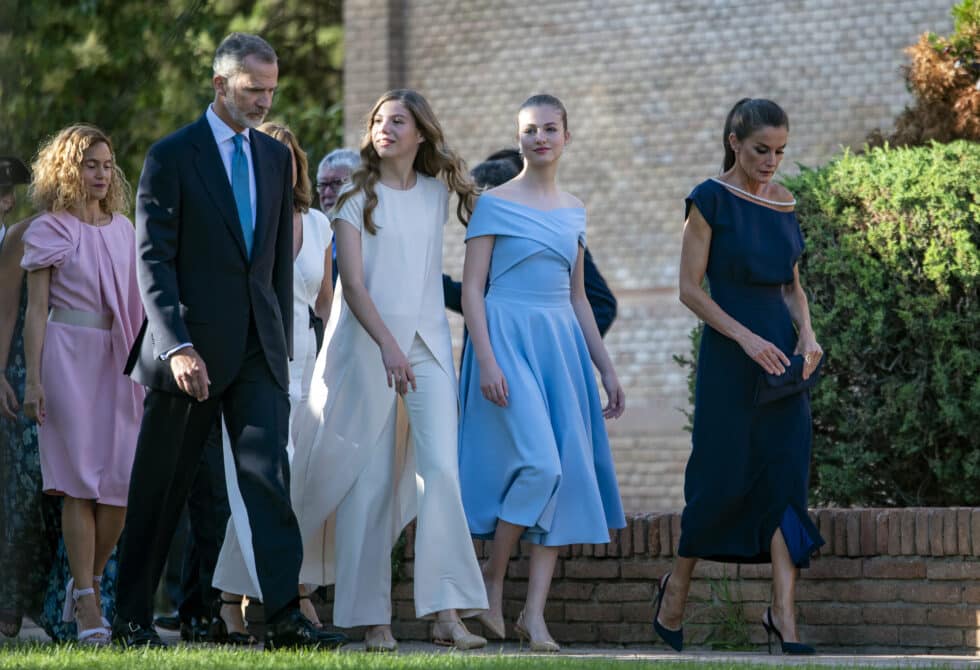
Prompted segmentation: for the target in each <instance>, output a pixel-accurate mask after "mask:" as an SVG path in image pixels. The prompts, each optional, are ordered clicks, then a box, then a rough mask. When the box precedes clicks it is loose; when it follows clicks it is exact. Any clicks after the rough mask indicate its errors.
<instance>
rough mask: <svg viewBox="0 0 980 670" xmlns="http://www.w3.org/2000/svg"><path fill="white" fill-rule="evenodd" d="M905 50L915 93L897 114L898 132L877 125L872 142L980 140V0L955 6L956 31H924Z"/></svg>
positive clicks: (966, 0)
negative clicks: (909, 103)
mask: <svg viewBox="0 0 980 670" xmlns="http://www.w3.org/2000/svg"><path fill="white" fill-rule="evenodd" d="M906 53H907V54H908V55H909V58H910V60H911V63H910V64H909V65H908V66H906V67H905V68H903V69H904V73H905V81H906V85H907V86H908V89H909V91H910V92H911V93H912V95H913V96H914V98H915V99H914V101H913V103H912V105H910V106H909V107H906V108H905V111H903V112H902V114H901V115H899V117H898V118H897V119H896V121H895V131H894V133H892V134H891V135H890V136H886V135H885V134H883V133H882V132H881V131H875V132H874V133H872V135H871V137H869V142H870V143H871V144H872V145H874V146H880V145H882V144H884V143H885V142H888V143H889V144H891V145H892V146H917V145H922V144H926V143H928V142H931V141H937V142H951V141H953V140H956V139H968V140H974V141H978V140H980V0H962V2H960V3H959V4H957V5H956V6H955V7H954V8H953V33H952V34H951V35H948V36H945V37H940V36H939V35H936V34H935V33H924V34H922V36H921V37H920V38H919V41H918V42H917V43H916V44H914V45H912V46H910V47H909V48H908V49H906Z"/></svg>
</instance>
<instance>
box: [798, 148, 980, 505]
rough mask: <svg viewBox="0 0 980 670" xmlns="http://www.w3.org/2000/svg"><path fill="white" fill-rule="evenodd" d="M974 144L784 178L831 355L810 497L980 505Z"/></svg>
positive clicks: (979, 154) (818, 409) (978, 211)
mask: <svg viewBox="0 0 980 670" xmlns="http://www.w3.org/2000/svg"><path fill="white" fill-rule="evenodd" d="M978 171H980V145H977V144H974V143H971V142H965V141H957V142H954V143H951V144H948V145H944V144H937V143H933V144H930V145H928V146H922V147H914V148H904V149H893V148H889V147H883V148H878V149H873V150H871V151H870V152H869V153H867V154H866V155H862V156H855V155H851V154H849V153H845V154H844V155H843V156H842V157H841V158H840V159H838V160H836V161H834V162H832V163H831V164H830V165H827V166H826V167H824V168H821V169H820V170H804V171H803V172H802V173H801V174H800V175H798V176H797V177H793V178H792V179H789V180H788V181H787V186H788V187H789V188H790V190H792V191H793V192H794V193H795V195H796V197H797V200H798V201H799V204H798V205H797V212H798V216H799V218H800V221H801V225H802V227H803V232H804V236H805V237H806V239H807V253H806V254H804V257H803V260H802V262H801V266H800V274H801V276H802V277H803V278H804V285H805V286H806V287H807V288H808V290H809V292H810V294H811V296H812V297H811V300H810V305H811V310H812V314H813V322H814V328H815V329H816V332H817V335H818V337H819V339H820V342H821V344H822V345H823V346H824V348H825V349H826V350H827V352H828V359H827V364H826V365H825V374H824V379H823V381H822V382H821V385H820V387H819V389H818V390H817V391H816V392H815V393H814V395H813V413H814V434H815V435H814V437H815V442H814V461H815V465H816V468H815V473H814V474H815V482H814V483H815V491H816V497H817V498H818V499H820V500H824V501H834V502H839V503H863V504H887V505H963V504H965V505H976V504H978V503H980V436H978V433H977V425H978V424H980V348H978V347H977V344H976V342H977V333H980V302H978V298H980V182H978V181H977V174H978Z"/></svg>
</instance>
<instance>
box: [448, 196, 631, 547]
mask: <svg viewBox="0 0 980 670" xmlns="http://www.w3.org/2000/svg"><path fill="white" fill-rule="evenodd" d="M487 235H493V236H495V240H494V247H493V255H492V256H491V261H490V278H489V287H488V290H487V295H486V313H487V327H488V329H489V333H490V344H491V346H492V348H493V353H494V356H495V358H496V359H497V364H498V365H499V366H500V369H501V371H502V372H503V374H504V377H505V378H506V380H507V386H508V390H509V392H510V396H509V398H508V404H507V407H498V406H497V405H495V404H493V403H491V402H490V401H489V400H487V399H486V398H484V397H483V394H482V393H481V391H480V370H479V365H478V363H477V361H476V356H475V355H474V350H473V347H472V346H469V347H467V348H466V351H465V353H464V356H463V364H462V370H461V372H460V403H461V406H462V415H461V418H460V430H459V471H460V472H459V474H460V487H461V489H462V494H463V507H464V509H465V510H466V519H467V521H468V523H469V527H470V533H471V534H472V535H473V536H474V537H477V538H481V539H489V538H491V537H493V534H494V531H495V529H496V527H497V520H498V519H502V520H504V521H507V522H509V523H512V524H515V525H518V526H526V527H527V531H526V532H525V534H524V537H523V539H525V540H528V541H530V542H534V543H538V544H543V545H548V546H560V545H566V544H579V543H604V542H608V541H609V530H610V529H614V528H623V527H625V526H626V520H625V518H624V516H623V506H622V502H621V501H620V497H619V487H618V485H617V484H616V473H615V468H614V466H613V460H612V454H611V452H610V449H609V438H608V436H607V435H606V425H605V419H604V418H603V416H602V404H601V400H600V398H599V389H598V387H597V385H596V381H595V375H594V373H593V369H592V360H591V359H590V357H589V350H588V347H587V346H586V342H585V337H584V335H583V334H582V328H581V326H580V325H579V322H578V319H577V318H576V316H575V312H574V310H573V309H572V304H571V273H572V268H573V267H574V265H575V261H576V258H577V256H578V253H579V246H580V245H581V246H583V247H584V246H585V210H584V209H582V208H561V209H552V210H547V211H544V210H538V209H535V208H533V207H528V206H526V205H523V204H520V203H516V202H511V201H509V200H503V199H501V198H498V197H496V196H493V195H490V194H485V195H483V196H481V197H480V199H479V200H478V201H477V205H476V209H475V210H474V212H473V216H472V218H471V220H470V223H469V226H468V229H467V233H466V239H467V240H471V239H473V238H475V237H482V236H487Z"/></svg>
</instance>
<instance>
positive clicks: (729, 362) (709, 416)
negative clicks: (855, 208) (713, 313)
mask: <svg viewBox="0 0 980 670" xmlns="http://www.w3.org/2000/svg"><path fill="white" fill-rule="evenodd" d="M685 203H686V213H685V216H686V214H688V213H690V210H691V205H695V206H697V208H698V210H699V211H700V212H701V214H702V215H703V216H704V218H705V220H706V221H707V222H708V225H709V226H711V247H710V250H709V255H708V267H707V277H708V283H709V285H710V292H711V297H712V299H714V301H715V302H717V303H718V305H719V306H720V307H721V308H722V309H723V310H725V312H726V313H728V314H729V315H730V316H731V317H732V318H734V319H735V320H736V321H738V322H739V323H741V324H743V325H744V326H745V327H747V328H748V329H750V330H751V331H753V332H754V333H756V334H757V335H759V336H760V337H763V338H765V339H767V340H769V341H770V342H772V343H773V344H775V345H776V346H777V347H779V348H780V349H781V350H782V351H783V353H785V354H786V355H787V356H790V355H791V354H792V353H793V349H794V348H795V347H796V340H797V335H796V331H795V328H794V326H793V321H792V318H791V316H790V313H789V310H788V308H787V307H786V303H785V302H784V301H783V295H782V288H783V285H785V284H789V283H791V282H792V281H793V268H794V266H795V265H796V262H797V260H799V258H800V255H801V254H802V253H803V235H802V233H801V232H800V226H799V223H798V222H797V220H796V215H795V214H794V213H793V212H785V211H778V210H776V209H773V208H771V207H767V206H765V205H762V204H759V203H756V202H753V201H751V200H748V199H746V198H742V197H740V196H738V195H736V194H735V193H733V192H731V191H729V190H728V189H727V188H725V187H724V186H723V185H721V184H720V183H718V182H716V181H713V180H710V179H709V180H707V181H705V182H703V183H701V184H699V185H698V186H697V187H696V188H695V189H694V190H693V191H692V192H691V194H690V195H689V196H688V197H687V199H686V201H685ZM761 372H762V368H761V367H759V365H758V364H757V363H756V362H755V361H753V360H752V359H751V358H749V357H748V355H746V354H745V352H744V351H743V350H742V348H741V347H740V346H739V345H738V344H736V343H735V341H734V340H731V339H729V338H728V337H725V336H724V335H722V334H721V333H719V332H717V331H716V330H714V329H712V328H711V327H710V326H708V325H707V324H705V326H704V331H703V334H702V337H701V349H700V352H699V354H698V366H697V381H696V387H695V398H694V433H693V449H692V452H691V457H690V460H689V461H688V464H687V472H686V476H685V481H684V498H685V503H686V505H685V507H684V514H683V517H682V519H681V538H680V546H679V550H678V553H679V554H680V555H681V556H687V557H698V558H707V559H711V560H716V561H726V562H736V563H765V562H769V561H770V543H771V541H772V536H773V534H774V533H775V531H776V529H777V528H780V529H781V530H782V533H783V537H784V538H785V539H786V545H787V547H788V548H789V552H790V555H791V556H792V559H793V562H794V563H795V564H796V565H797V566H798V567H806V566H807V565H808V564H809V559H810V556H811V555H812V554H813V553H814V552H815V551H816V550H817V549H818V548H819V547H820V545H822V544H823V539H822V538H821V537H820V533H819V532H818V531H817V528H816V526H814V524H813V522H812V521H811V520H810V517H809V515H808V514H807V486H808V480H809V465H810V445H811V437H812V430H811V421H810V398H809V395H808V394H807V393H806V392H804V393H799V394H796V395H792V396H789V397H787V398H783V399H782V400H778V401H776V402H772V403H769V404H765V405H761V406H758V407H757V406H755V402H754V391H755V386H756V382H757V380H758V378H759V375H760V374H761Z"/></svg>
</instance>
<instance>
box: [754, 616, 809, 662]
mask: <svg viewBox="0 0 980 670" xmlns="http://www.w3.org/2000/svg"><path fill="white" fill-rule="evenodd" d="M762 627H763V628H765V629H766V646H767V647H768V649H769V653H770V654H772V636H773V635H775V636H776V637H777V638H779V647H780V649H782V652H783V653H784V654H787V655H791V656H808V655H810V654H815V653H817V650H816V649H814V648H813V647H811V646H810V645H808V644H803V643H802V642H783V634H782V633H780V632H779V629H778V628H776V624H775V623H773V620H772V608H771V607H767V608H766V618H765V619H763V620H762Z"/></svg>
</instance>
